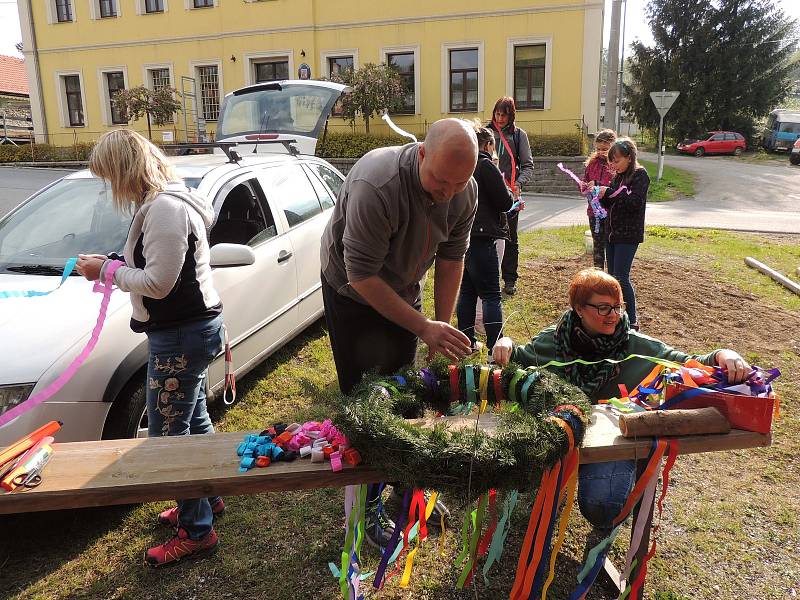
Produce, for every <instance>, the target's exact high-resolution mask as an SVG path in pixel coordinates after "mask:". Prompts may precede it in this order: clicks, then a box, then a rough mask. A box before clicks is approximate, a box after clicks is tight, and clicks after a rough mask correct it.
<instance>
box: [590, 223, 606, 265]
mask: <svg viewBox="0 0 800 600" xmlns="http://www.w3.org/2000/svg"><path fill="white" fill-rule="evenodd" d="M598 221H599V222H600V226H599V227H598V226H597V222H598ZM589 229H590V230H591V232H592V262H593V263H594V266H595V268H597V269H600V270H601V271H603V270H605V268H606V244H607V243H608V242H607V240H608V219H607V218H606V219H598V218H597V217H595V216H594V215H589ZM595 229H597V231H595ZM609 268H611V267H610V265H609Z"/></svg>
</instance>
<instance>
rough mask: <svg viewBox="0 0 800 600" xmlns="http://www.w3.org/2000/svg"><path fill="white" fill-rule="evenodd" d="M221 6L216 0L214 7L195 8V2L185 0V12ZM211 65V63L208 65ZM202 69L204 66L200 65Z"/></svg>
mask: <svg viewBox="0 0 800 600" xmlns="http://www.w3.org/2000/svg"><path fill="white" fill-rule="evenodd" d="M165 1H166V0H165ZM218 6H219V0H214V5H213V6H195V5H194V0H183V8H184V10H206V9H208V8H217V7H218ZM207 64H208V65H211V63H207ZM200 66H201V67H202V66H204V65H200Z"/></svg>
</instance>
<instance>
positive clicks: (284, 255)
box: [278, 250, 292, 263]
mask: <svg viewBox="0 0 800 600" xmlns="http://www.w3.org/2000/svg"><path fill="white" fill-rule="evenodd" d="M290 258H292V253H291V252H287V251H286V250H281V251H280V252H279V253H278V262H279V263H282V262H286V261H287V260H289V259H290Z"/></svg>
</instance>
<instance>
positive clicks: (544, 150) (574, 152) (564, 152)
mask: <svg viewBox="0 0 800 600" xmlns="http://www.w3.org/2000/svg"><path fill="white" fill-rule="evenodd" d="M528 139H529V140H530V143H531V153H532V154H533V156H534V157H536V156H582V155H583V154H584V152H583V138H582V137H581V135H580V134H577V133H562V134H552V135H531V134H529V135H528Z"/></svg>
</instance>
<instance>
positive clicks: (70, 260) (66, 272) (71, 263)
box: [0, 258, 78, 298]
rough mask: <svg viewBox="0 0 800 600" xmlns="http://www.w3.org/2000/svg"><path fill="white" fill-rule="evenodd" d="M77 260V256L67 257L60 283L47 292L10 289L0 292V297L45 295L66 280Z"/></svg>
mask: <svg viewBox="0 0 800 600" xmlns="http://www.w3.org/2000/svg"><path fill="white" fill-rule="evenodd" d="M77 262H78V259H77V258H68V259H67V262H66V263H65V264H64V272H63V273H62V274H61V283H59V284H58V285H57V286H56V287H54V288H53V289H52V290H50V291H49V292H39V291H36V290H25V291H20V290H11V291H8V292H0V298H32V297H34V296H47V295H48V294H52V293H53V292H55V291H56V290H57V289H58V288H60V287H61V286H62V285H64V282H65V281H66V280H67V277H69V276H70V273H72V270H73V269H74V268H75V264H76V263H77Z"/></svg>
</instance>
